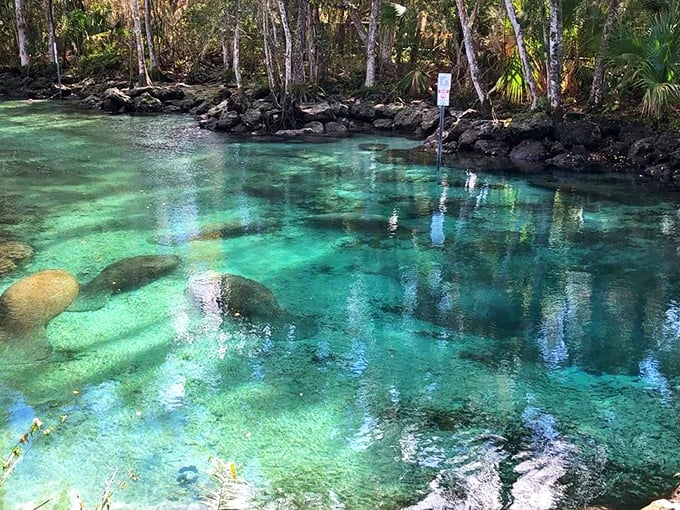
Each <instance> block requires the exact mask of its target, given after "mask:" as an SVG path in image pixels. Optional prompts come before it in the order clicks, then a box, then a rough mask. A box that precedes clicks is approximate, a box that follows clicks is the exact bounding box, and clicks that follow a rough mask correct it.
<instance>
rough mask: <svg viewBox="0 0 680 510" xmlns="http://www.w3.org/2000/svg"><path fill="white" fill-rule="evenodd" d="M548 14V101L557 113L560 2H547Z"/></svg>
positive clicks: (561, 45) (561, 44) (559, 97)
mask: <svg viewBox="0 0 680 510" xmlns="http://www.w3.org/2000/svg"><path fill="white" fill-rule="evenodd" d="M548 13H549V16H550V40H549V51H548V67H549V68H550V75H549V77H548V100H549V101H550V108H551V109H552V110H554V111H559V110H560V109H561V108H562V55H563V52H564V40H563V36H562V0H548Z"/></svg>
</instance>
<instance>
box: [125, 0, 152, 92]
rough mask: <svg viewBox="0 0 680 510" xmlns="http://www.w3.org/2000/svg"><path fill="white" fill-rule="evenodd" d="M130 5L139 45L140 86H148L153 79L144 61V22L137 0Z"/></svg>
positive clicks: (133, 0)
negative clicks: (141, 19) (141, 18)
mask: <svg viewBox="0 0 680 510" xmlns="http://www.w3.org/2000/svg"><path fill="white" fill-rule="evenodd" d="M130 6H131V7H132V23H133V26H134V31H135V44H136V46H137V68H138V77H137V81H138V82H139V86H140V87H146V86H147V85H151V79H150V78H149V73H148V72H147V70H146V63H145V62H144V43H143V41H142V24H141V21H140V19H139V5H138V4H137V0H130Z"/></svg>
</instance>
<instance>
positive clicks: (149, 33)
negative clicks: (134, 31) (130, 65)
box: [144, 0, 160, 78]
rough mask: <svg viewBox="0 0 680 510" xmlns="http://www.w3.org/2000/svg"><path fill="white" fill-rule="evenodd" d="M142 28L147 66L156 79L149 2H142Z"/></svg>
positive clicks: (158, 68) (157, 73)
mask: <svg viewBox="0 0 680 510" xmlns="http://www.w3.org/2000/svg"><path fill="white" fill-rule="evenodd" d="M144 28H145V29H146V46H147V49H148V50H149V64H150V66H151V76H153V77H154V78H158V77H159V75H160V67H159V66H158V59H157V58H156V50H155V47H154V43H153V31H152V30H151V0H144Z"/></svg>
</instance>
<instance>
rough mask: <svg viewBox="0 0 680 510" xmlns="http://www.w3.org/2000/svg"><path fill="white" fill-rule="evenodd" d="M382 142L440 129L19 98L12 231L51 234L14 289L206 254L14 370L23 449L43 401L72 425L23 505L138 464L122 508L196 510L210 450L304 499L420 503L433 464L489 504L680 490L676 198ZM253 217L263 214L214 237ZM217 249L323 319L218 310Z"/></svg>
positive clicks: (448, 481)
mask: <svg viewBox="0 0 680 510" xmlns="http://www.w3.org/2000/svg"><path fill="white" fill-rule="evenodd" d="M366 143H384V144H387V145H388V146H389V149H402V148H408V147H413V146H414V145H416V144H415V142H411V141H407V140H403V139H398V138H363V137H357V138H351V139H344V140H339V141H336V142H334V143H329V144H316V145H315V144H302V143H292V144H282V143H255V142H248V141H242V140H241V141H239V140H229V139H225V138H223V137H222V136H219V135H217V134H214V133H210V132H205V131H201V130H199V129H197V128H196V127H195V123H194V121H193V120H192V119H190V118H184V117H162V118H158V117H122V116H121V117H110V116H102V115H97V114H92V113H88V114H85V113H80V112H77V111H74V110H71V109H69V108H67V107H59V106H57V105H52V104H47V103H40V102H35V103H33V104H30V105H29V104H27V103H11V102H10V103H2V104H0V182H1V183H2V184H1V187H0V213H2V214H0V218H5V219H4V220H3V222H2V223H0V237H5V238H12V239H18V240H21V241H24V242H27V243H29V244H31V245H32V246H33V247H34V249H35V255H34V257H33V258H32V259H31V260H30V261H29V263H28V264H26V265H24V266H22V267H21V268H20V270H19V271H16V272H14V273H12V274H10V275H7V276H5V277H0V291H3V290H4V289H5V288H7V287H8V286H9V285H10V284H11V283H13V282H14V281H16V280H18V279H19V278H21V277H22V276H25V275H27V274H30V273H32V272H35V271H38V270H41V269H46V268H62V269H65V270H67V271H70V272H72V273H73V274H75V275H76V276H77V277H78V279H79V280H80V281H81V282H87V281H89V280H91V279H92V278H94V277H95V276H96V275H97V274H98V273H99V271H101V270H102V269H103V268H104V267H105V266H106V265H108V264H111V263H113V262H115V261H117V260H120V259H123V258H126V257H130V256H134V255H150V254H175V255H179V256H180V257H181V260H182V263H181V267H180V268H179V269H178V270H176V271H175V272H174V273H172V274H171V275H169V276H165V277H162V278H160V279H158V280H157V281H155V282H153V283H151V284H149V285H147V286H144V287H141V288H139V289H137V290H133V291H130V292H126V293H122V294H119V295H114V296H113V297H112V298H111V299H110V300H109V302H108V303H107V305H106V306H105V307H104V308H102V309H100V310H96V311H90V312H81V313H72V312H65V313H63V314H61V315H60V316H58V317H57V318H56V319H54V320H53V321H52V322H51V323H50V324H49V326H48V329H47V337H48V339H49V341H50V343H51V344H52V345H53V347H54V349H55V352H54V355H53V357H52V358H51V359H49V360H47V361H43V362H37V363H27V364H23V365H8V364H4V365H3V366H2V369H1V370H0V450H1V451H4V452H7V453H9V451H10V450H11V448H12V446H13V445H14V444H15V443H16V441H17V439H18V437H19V435H20V434H21V433H22V432H23V431H24V430H26V429H27V428H28V427H29V426H30V423H31V420H32V419H33V418H34V417H36V416H37V417H39V418H40V419H41V420H42V421H43V422H44V423H45V424H46V425H47V426H52V427H53V429H54V430H53V432H52V434H51V435H50V436H49V437H44V438H41V439H40V440H38V441H36V442H35V443H34V445H33V447H32V448H30V449H27V450H26V451H25V453H24V455H23V460H22V462H21V463H20V464H19V465H18V466H17V467H16V469H15V471H14V472H13V473H12V474H11V476H10V478H9V479H8V481H7V483H6V484H5V487H4V489H3V491H0V508H7V509H14V508H32V506H31V505H32V504H33V505H35V504H37V503H41V502H43V501H45V500H47V499H50V502H49V503H48V504H47V505H46V506H45V507H44V508H66V506H65V505H66V503H65V502H66V501H67V500H68V499H69V498H71V499H73V498H74V497H75V494H76V493H78V494H80V497H81V498H82V499H83V500H84V501H85V502H86V504H87V505H89V506H90V507H93V506H94V504H95V503H97V502H98V501H99V500H98V498H100V497H101V493H102V490H103V487H104V485H105V484H106V481H107V480H108V479H109V478H110V477H111V475H112V473H114V472H115V473H116V483H115V487H117V488H116V491H115V494H114V498H113V501H114V503H115V505H116V506H114V507H118V508H187V507H188V506H189V505H191V504H192V503H195V502H196V501H197V498H198V497H199V495H200V494H201V493H202V492H203V491H204V489H203V487H205V486H209V485H210V478H209V476H208V474H207V473H206V470H209V469H210V461H209V459H210V457H211V456H217V457H220V458H222V459H224V460H225V461H233V462H235V463H236V465H237V469H238V473H239V476H240V477H241V478H242V479H244V480H246V481H247V482H248V483H249V484H251V485H252V487H253V490H254V493H255V496H254V501H255V503H253V505H259V506H266V505H270V506H269V508H280V509H288V508H318V509H327V508H336V509H340V508H344V509H346V510H355V509H356V510H364V509H373V508H384V509H400V508H403V507H406V506H408V505H409V504H414V503H415V502H417V501H418V500H420V499H423V498H424V497H425V495H426V494H427V493H428V492H429V491H430V489H429V488H428V486H429V484H430V483H431V482H432V481H433V480H434V481H435V484H438V485H439V486H440V487H443V489H442V491H443V492H444V493H445V494H447V497H448V498H449V499H450V501H452V502H454V503H452V507H453V508H480V509H485V510H486V509H500V508H511V509H514V510H534V509H536V510H539V509H549V508H560V509H566V508H581V507H582V506H583V505H585V504H590V503H593V504H594V503H602V504H608V505H610V506H611V508H616V509H627V508H639V507H640V506H642V504H643V503H645V502H646V501H648V500H651V499H653V498H654V497H656V496H659V495H661V494H662V493H663V492H664V491H666V490H668V489H670V488H671V487H672V486H673V485H674V479H673V474H674V473H676V472H677V471H680V465H679V464H678V461H677V451H679V449H680V431H679V429H678V427H677V416H678V398H679V393H678V389H679V388H680V386H679V385H680V377H679V376H680V365H679V364H678V362H679V361H680V345H679V341H678V339H679V338H680V287H679V284H680V273H679V269H680V266H679V264H678V253H679V250H680V210H679V209H678V203H677V200H676V197H674V196H664V195H661V194H659V193H657V192H654V191H652V190H648V189H646V188H644V187H640V186H635V185H631V184H630V183H627V182H619V181H625V180H624V179H619V180H617V179H609V178H607V177H605V176H596V177H593V176H577V179H576V180H574V181H571V180H569V178H567V177H565V176H542V177H541V176H529V177H527V176H512V175H502V174H492V173H484V172H476V173H474V174H470V173H466V169H465V168H455V167H445V168H443V169H442V171H441V173H440V174H438V173H437V171H436V170H435V169H434V168H433V167H432V166H429V165H424V164H420V163H418V162H413V161H409V160H408V158H403V157H401V156H402V154H401V153H400V152H398V151H390V150H389V149H388V150H367V147H366V146H363V145H360V144H366ZM336 213H337V214H347V217H346V221H344V222H340V223H335V222H327V223H325V224H318V222H312V221H309V220H310V219H313V218H315V217H316V218H317V220H318V215H327V214H336ZM374 217H380V218H381V220H380V221H378V225H377V226H375V225H366V224H365V223H360V222H359V221H358V219H361V218H364V219H372V218H374ZM7 218H9V219H7ZM390 218H392V223H393V228H392V229H389V228H388V225H389V220H390ZM326 219H327V217H326ZM227 221H240V222H242V223H243V224H244V225H247V226H248V229H249V230H248V234H247V235H240V236H232V237H229V238H225V239H219V238H213V239H209V240H191V238H192V237H193V236H195V235H196V233H197V232H198V231H199V229H200V228H201V227H204V228H205V227H206V226H208V225H216V224H219V223H223V222H227ZM369 227H370V228H369ZM373 227H374V228H373ZM394 227H396V228H394ZM205 271H216V272H229V273H236V274H239V275H243V276H246V277H248V278H251V279H253V280H256V281H258V282H260V283H262V284H264V285H266V286H267V287H268V288H269V289H271V290H272V292H273V293H274V294H275V295H276V297H277V299H278V301H279V303H280V304H281V306H282V307H283V308H285V309H286V310H288V311H290V312H291V313H294V314H295V315H297V316H302V317H306V318H308V319H310V320H313V321H314V322H315V324H316V326H317V331H316V333H315V334H314V335H313V336H311V337H309V338H305V339H301V340H291V339H289V338H282V337H277V336H276V335H271V334H268V333H267V331H266V330H263V328H261V327H249V326H248V325H245V324H243V322H238V321H229V320H227V321H225V322H223V323H222V324H219V322H217V321H215V320H214V319H211V318H210V317H206V316H205V315H204V314H202V312H201V311H200V310H197V309H196V308H195V307H194V306H192V305H191V304H190V303H189V302H188V300H187V298H186V294H185V289H186V287H187V285H188V281H189V279H190V278H191V277H192V276H195V275H196V274H200V273H203V272H205ZM62 417H66V418H65V421H63V423H62ZM3 445H4V446H3ZM3 455H4V453H3ZM189 466H195V468H196V473H197V474H195V472H194V471H193V468H192V469H190V470H189V471H187V470H186V469H184V470H183V473H185V475H184V476H182V468H187V467H189ZM186 473H188V474H189V476H188V478H189V479H187V476H186ZM123 481H125V482H126V484H125V487H124V488H118V484H119V483H120V482H123ZM194 482H195V483H194ZM3 505H4V506H3ZM60 505H61V506H60ZM173 505H174V506H173ZM272 505H273V506H272ZM454 505H458V506H454ZM466 505H467V506H466Z"/></svg>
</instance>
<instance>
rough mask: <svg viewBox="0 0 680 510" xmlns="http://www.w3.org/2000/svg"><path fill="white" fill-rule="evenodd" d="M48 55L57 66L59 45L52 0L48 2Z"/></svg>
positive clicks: (50, 60) (51, 62)
mask: <svg viewBox="0 0 680 510" xmlns="http://www.w3.org/2000/svg"><path fill="white" fill-rule="evenodd" d="M46 14H47V54H48V55H49V56H48V60H49V62H50V64H52V65H56V64H57V43H56V39H55V37H54V10H53V8H52V0H47V12H46Z"/></svg>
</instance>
